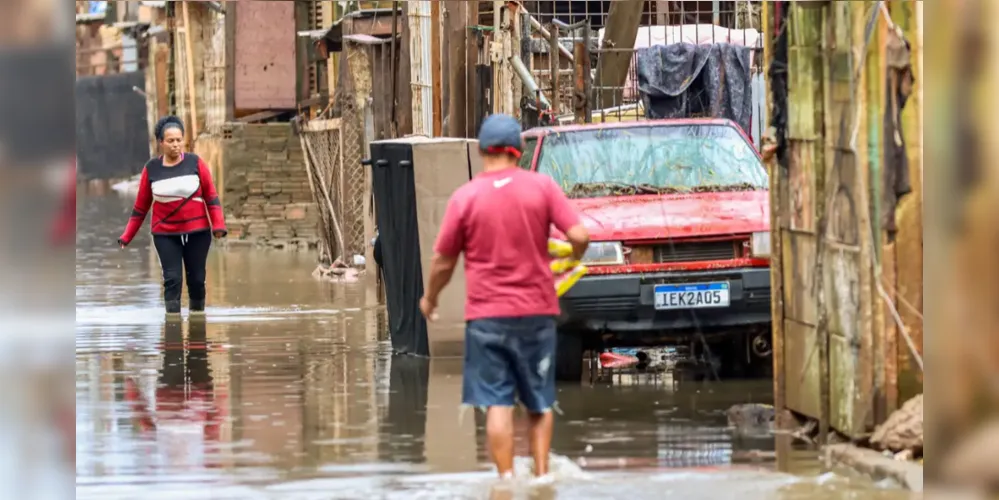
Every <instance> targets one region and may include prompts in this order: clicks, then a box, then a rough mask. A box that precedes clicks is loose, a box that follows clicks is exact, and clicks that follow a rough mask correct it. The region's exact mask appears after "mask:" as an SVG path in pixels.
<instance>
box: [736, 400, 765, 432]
mask: <svg viewBox="0 0 999 500" xmlns="http://www.w3.org/2000/svg"><path fill="white" fill-rule="evenodd" d="M725 415H726V416H727V417H728V425H729V427H732V428H733V430H734V431H735V432H736V433H739V434H767V433H770V432H773V430H774V418H775V416H776V412H775V411H774V407H773V406H772V405H765V404H756V403H753V404H741V405H735V406H733V407H731V408H729V409H728V411H726V412H725Z"/></svg>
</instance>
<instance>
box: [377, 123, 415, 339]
mask: <svg viewBox="0 0 999 500" xmlns="http://www.w3.org/2000/svg"><path fill="white" fill-rule="evenodd" d="M371 160H372V164H371V166H370V167H369V168H371V169H372V175H371V187H372V191H373V194H374V199H375V217H376V219H377V220H376V222H377V224H378V242H379V246H380V250H381V251H380V253H381V261H382V262H381V269H382V276H383V278H384V280H385V302H386V304H385V305H386V308H387V309H388V320H389V335H390V336H391V339H392V349H393V350H394V351H395V352H396V353H398V354H413V355H417V356H430V346H429V341H428V338H427V322H426V320H425V319H424V318H423V314H422V313H421V312H420V297H423V269H422V266H421V264H420V233H419V225H418V222H417V220H416V186H415V180H414V178H413V147H412V145H411V144H402V143H389V142H375V143H372V144H371Z"/></svg>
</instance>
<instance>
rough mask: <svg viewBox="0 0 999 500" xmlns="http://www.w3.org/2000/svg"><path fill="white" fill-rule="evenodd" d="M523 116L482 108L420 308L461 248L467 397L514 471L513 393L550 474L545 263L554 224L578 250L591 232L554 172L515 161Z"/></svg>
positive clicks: (500, 462) (506, 468)
mask: <svg viewBox="0 0 999 500" xmlns="http://www.w3.org/2000/svg"><path fill="white" fill-rule="evenodd" d="M520 132H521V130H520V124H519V123H517V121H516V120H515V119H513V118H512V117H510V116H508V115H492V116H489V117H488V118H486V120H485V121H484V122H483V123H482V128H481V130H480V131H479V150H480V153H481V155H482V164H483V172H482V173H481V174H479V175H478V176H476V177H475V178H474V179H472V180H471V181H470V182H469V183H468V184H465V185H464V186H462V187H461V188H459V189H458V190H457V191H456V192H455V193H454V195H452V196H451V200H450V201H449V202H448V206H447V210H446V212H445V214H444V220H443V222H442V224H441V230H440V234H438V236H437V242H436V245H435V246H434V257H433V262H432V264H431V268H430V280H429V283H428V286H427V290H426V295H424V297H423V298H422V299H421V300H420V309H421V311H422V312H423V314H424V316H426V317H427V319H428V320H430V321H433V319H434V311H435V310H436V309H437V298H438V296H439V295H440V292H441V289H443V288H444V286H445V285H447V283H448V281H450V279H451V275H452V274H453V272H454V268H455V265H456V264H457V262H458V256H459V255H461V254H462V253H464V254H465V275H466V281H467V298H466V302H465V320H466V321H467V322H468V324H467V327H466V330H465V368H464V377H463V383H462V385H463V389H462V403H463V404H464V405H468V406H472V407H475V408H478V409H482V410H485V411H486V434H487V437H488V443H489V450H490V452H491V454H492V459H493V462H494V463H495V464H496V468H497V469H498V470H499V473H500V476H501V477H503V478H509V477H512V474H513V410H514V405H515V402H516V399H515V398H517V399H519V400H520V402H521V403H523V405H524V406H525V407H526V408H527V411H528V412H529V414H530V422H531V435H530V442H531V454H532V455H533V457H534V465H535V470H534V473H535V475H536V476H538V477H549V476H548V453H549V449H550V448H551V439H552V425H553V416H552V406H553V405H554V404H555V360H554V356H555V343H556V331H555V316H557V315H558V313H559V305H558V297H557V296H556V293H555V280H554V277H553V275H552V272H551V269H550V268H549V264H550V262H551V257H550V256H549V255H548V237H549V232H550V231H551V226H552V225H554V226H555V227H556V228H557V229H558V230H559V231H562V232H563V233H564V234H565V235H566V237H567V238H568V240H569V242H570V243H571V244H572V247H573V254H574V258H575V259H580V258H582V256H583V253H584V252H585V251H586V247H587V245H588V244H589V234H588V233H587V231H586V229H585V228H584V227H583V226H582V224H581V223H580V219H579V216H578V215H577V214H576V212H575V211H574V210H573V208H572V207H571V206H570V205H569V201H568V200H567V199H566V197H565V194H564V193H563V192H562V189H561V188H560V187H559V186H558V185H557V184H556V183H555V181H554V180H552V179H551V178H550V177H548V176H545V175H542V174H538V173H535V172H530V171H527V170H523V169H521V168H519V167H518V166H517V162H518V160H519V159H520V156H521V150H522V142H521V137H520Z"/></svg>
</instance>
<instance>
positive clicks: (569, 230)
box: [548, 181, 590, 260]
mask: <svg viewBox="0 0 999 500" xmlns="http://www.w3.org/2000/svg"><path fill="white" fill-rule="evenodd" d="M548 207H549V210H550V218H551V221H552V224H554V225H555V228H556V229H558V230H559V231H562V232H563V233H565V237H566V239H568V240H569V244H570V245H572V258H573V260H580V259H582V258H583V254H585V253H586V248H587V247H589V246H590V232H589V231H587V230H586V227H585V226H583V223H582V221H581V220H580V219H579V214H577V213H576V210H575V209H573V208H572V205H571V204H569V199H568V198H566V197H565V193H563V192H562V188H560V187H559V186H558V184H556V183H555V181H551V182H550V183H549V185H548Z"/></svg>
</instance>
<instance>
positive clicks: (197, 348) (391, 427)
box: [76, 195, 909, 500]
mask: <svg viewBox="0 0 999 500" xmlns="http://www.w3.org/2000/svg"><path fill="white" fill-rule="evenodd" d="M130 208H131V201H130V200H127V199H122V198H119V197H117V196H115V195H111V196H102V197H86V196H81V197H80V202H79V207H78V223H77V227H78V233H79V235H78V240H77V261H76V298H77V309H76V314H77V323H76V407H77V414H76V435H77V460H76V467H77V469H76V470H77V480H76V484H77V498H81V499H82V498H94V499H102V500H103V499H111V498H143V499H146V498H164V499H179V498H194V499H208V498H213V499H229V498H231V499H257V498H261V499H270V498H281V499H283V498H289V499H326V498H345V499H350V498H357V499H380V498H386V499H390V498H400V499H416V498H420V499H464V498H470V499H472V498H565V499H591V498H592V499H609V498H627V499H629V500H639V499H644V498H649V499H653V498H679V499H700V498H704V499H712V500H714V499H722V498H738V499H741V500H750V499H799V498H800V499H808V500H818V499H833V498H854V499H864V500H866V499H896V498H909V495H908V494H907V493H905V492H902V491H900V490H898V489H895V488H894V487H893V486H892V485H889V484H884V483H873V482H871V481H869V480H864V479H861V478H857V477H851V476H848V475H845V474H841V473H838V472H830V471H827V470H825V469H823V467H822V465H821V464H820V463H819V462H818V460H817V458H816V455H815V453H814V452H809V451H807V450H798V451H794V452H790V454H788V455H786V457H785V458H786V460H782V466H781V467H777V466H776V464H775V463H774V461H773V459H772V457H773V454H774V451H775V449H777V448H780V449H781V450H782V454H783V453H785V452H786V451H787V450H785V449H784V447H783V446H780V447H777V446H776V445H775V440H774V438H772V437H769V438H768V437H757V438H745V437H735V436H733V434H732V433H731V431H730V430H728V429H727V428H726V425H727V422H726V417H725V414H724V411H725V410H726V409H727V408H729V407H730V406H731V405H733V404H739V403H753V402H759V403H768V402H770V401H771V398H772V390H771V383H770V382H769V381H766V380H764V381H758V382H755V381H754V382H744V381H741V382H679V383H677V382H674V381H672V380H670V378H669V377H668V376H662V377H655V378H652V377H636V376H630V375H629V374H627V373H626V374H623V375H621V376H617V377H613V379H608V380H600V381H597V382H596V383H592V384H590V383H586V384H568V385H560V387H559V396H558V397H559V406H560V409H561V411H562V413H563V415H561V416H560V417H558V419H557V424H556V430H555V438H554V443H553V447H554V452H555V454H556V457H555V458H554V464H553V466H554V471H555V473H556V476H557V477H558V480H557V481H556V483H555V485H554V486H553V487H551V488H541V489H539V488H537V487H531V486H530V485H527V484H519V483H518V484H514V485H496V484H494V481H493V475H492V473H491V471H490V466H489V465H488V464H487V462H488V460H487V458H486V450H485V445H484V442H485V440H484V429H483V421H482V420H481V418H479V417H477V416H476V415H475V414H473V413H470V412H468V413H464V414H463V413H462V412H461V411H460V410H459V403H460V391H461V360H438V359H435V360H425V359H414V358H408V357H395V358H393V356H392V354H391V349H390V347H389V344H388V342H387V339H386V338H385V334H384V330H385V327H384V324H385V323H384V312H383V310H382V309H381V308H380V307H379V306H378V305H377V303H376V299H375V296H374V294H373V293H372V292H371V291H370V290H369V288H370V287H369V285H367V284H366V283H364V282H361V283H355V284H346V285H345V284H333V283H321V282H317V281H316V280H314V279H313V278H312V277H311V271H312V270H313V268H314V267H315V261H314V256H313V255H311V254H309V253H284V252H267V251H262V250H254V249H247V248H229V249H227V250H223V251H217V250H213V251H212V254H211V255H210V257H209V272H208V276H209V277H208V309H207V315H206V317H207V318H206V319H205V320H200V321H199V320H191V319H188V318H187V314H186V311H185V314H184V319H183V320H182V321H170V322H167V321H165V318H164V314H163V310H162V305H161V299H160V296H161V295H160V271H159V264H158V261H157V259H156V255H155V253H154V252H153V251H152V249H151V244H150V238H149V236H148V234H147V233H145V231H147V230H146V229H144V230H143V231H144V234H143V235H141V236H140V237H138V238H137V239H136V241H135V242H134V243H133V244H132V245H131V247H130V248H129V249H127V250H124V251H122V250H119V249H118V248H117V247H116V245H115V239H116V238H117V236H118V234H119V233H120V231H121V228H122V224H124V222H125V219H126V217H127V214H128V213H129V210H130ZM518 445H519V446H520V447H521V452H520V453H521V454H522V455H526V454H527V446H526V443H523V442H521V443H519V444H518ZM782 456H784V455H782ZM519 465H520V466H521V467H522V468H525V469H526V467H527V464H526V462H523V463H520V464H519ZM782 469H783V470H782Z"/></svg>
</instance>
